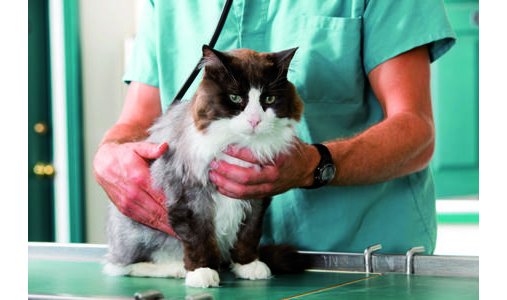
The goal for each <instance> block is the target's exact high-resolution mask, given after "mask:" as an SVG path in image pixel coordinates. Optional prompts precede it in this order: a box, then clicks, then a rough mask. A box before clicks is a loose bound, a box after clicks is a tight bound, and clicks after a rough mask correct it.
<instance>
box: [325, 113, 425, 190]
mask: <svg viewBox="0 0 507 300" xmlns="http://www.w3.org/2000/svg"><path fill="white" fill-rule="evenodd" d="M325 144H326V146H328V148H329V150H330V152H331V155H332V156H333V160H334V162H335V164H336V166H337V172H336V175H335V177H334V179H333V180H332V181H331V182H330V183H329V184H330V185H340V186H344V185H365V184H374V183H378V182H382V181H386V180H390V179H393V178H397V177H401V176H404V175H407V174H410V173H413V172H416V171H419V170H422V169H423V168H425V167H426V166H427V164H428V163H429V161H430V159H431V156H432V154H433V146H434V128H433V124H432V122H430V121H428V120H425V119H423V118H421V117H419V116H417V115H415V114H411V113H399V114H396V115H394V116H391V117H390V118H388V119H385V120H384V121H382V122H380V123H378V124H376V125H374V126H372V127H371V128H369V129H367V130H366V131H364V132H363V133H361V134H359V135H357V136H355V137H351V138H348V139H340V140H334V141H330V142H326V143H325Z"/></svg>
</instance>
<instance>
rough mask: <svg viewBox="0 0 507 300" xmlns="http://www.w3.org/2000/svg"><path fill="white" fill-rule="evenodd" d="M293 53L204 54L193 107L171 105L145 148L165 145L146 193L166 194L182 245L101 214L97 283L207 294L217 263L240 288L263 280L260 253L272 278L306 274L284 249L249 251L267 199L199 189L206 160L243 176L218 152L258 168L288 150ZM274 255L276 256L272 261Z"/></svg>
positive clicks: (207, 186)
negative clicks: (177, 286)
mask: <svg viewBox="0 0 507 300" xmlns="http://www.w3.org/2000/svg"><path fill="white" fill-rule="evenodd" d="M295 51H296V49H290V50H286V51H282V52H277V53H259V52H255V51H253V50H248V49H238V50H232V51H229V52H219V51H216V50H214V49H211V48H209V47H207V46H203V60H202V65H203V66H204V67H205V72H204V75H203V80H202V82H201V83H200V85H199V87H198V89H197V92H196V94H195V95H194V97H193V98H192V101H187V102H181V103H174V104H172V105H171V106H170V108H169V109H168V110H167V112H166V113H165V114H164V115H163V116H162V117H160V118H159V119H158V120H157V121H156V123H155V124H154V125H153V126H152V127H151V128H150V130H149V131H150V137H149V138H148V139H147V141H148V142H152V143H162V142H167V143H168V144H169V150H168V152H167V153H165V154H164V155H163V156H162V157H161V158H159V159H157V160H155V161H154V162H153V164H152V165H151V175H152V179H153V182H154V183H153V184H154V186H155V187H156V188H162V189H163V190H164V192H165V196H166V198H167V202H166V206H167V209H168V212H169V222H170V224H171V226H172V227H173V229H174V231H175V232H176V233H177V234H178V235H179V236H180V237H181V241H180V240H178V239H176V238H173V237H171V236H169V235H167V234H166V233H163V232H160V231H157V230H154V229H152V228H150V227H147V226H144V225H142V224H139V223H137V222H135V221H133V220H131V219H129V218H128V217H126V216H124V215H122V214H121V213H120V212H119V211H118V210H117V209H116V207H115V206H114V205H110V208H109V217H108V228H107V233H108V239H109V252H108V255H107V263H106V265H105V268H104V271H105V272H106V273H108V274H112V275H132V276H159V277H169V276H170V277H185V276H186V284H187V285H189V286H196V287H209V286H218V284H219V276H218V273H217V270H218V269H219V265H220V263H221V262H222V263H224V262H231V268H232V271H233V272H234V273H235V274H236V276H238V277H241V278H246V279H266V278H268V277H270V276H271V270H270V268H269V267H268V266H267V265H266V264H265V263H263V262H262V261H261V260H259V253H260V254H261V256H263V257H260V259H263V260H266V261H271V262H270V264H271V266H270V267H271V268H272V269H273V270H276V271H281V272H283V271H289V272H290V271H301V270H302V269H304V268H305V267H306V266H305V265H304V263H303V264H301V263H302V261H300V257H298V256H297V253H295V251H294V250H293V249H292V248H290V247H283V246H282V247H274V248H269V249H264V250H262V249H260V250H259V249H258V243H259V240H260V238H261V233H262V220H263V216H264V213H265V211H266V209H267V208H268V206H269V204H270V201H271V199H270V198H265V199H252V200H237V199H231V198H228V197H226V196H224V195H222V194H220V193H218V192H217V191H216V187H215V186H214V185H213V184H212V183H211V182H210V181H209V179H208V172H209V164H210V162H211V160H213V159H215V158H216V159H218V160H220V159H224V160H226V161H228V162H231V163H234V164H238V165H241V166H243V167H248V166H251V165H250V164H248V163H246V162H243V161H239V160H237V159H234V158H232V157H230V156H227V155H225V154H224V153H223V152H222V151H223V150H224V149H225V148H226V147H227V146H228V145H230V144H236V145H237V147H247V148H249V149H250V150H251V151H252V152H253V153H254V154H255V156H256V157H257V158H258V159H259V160H260V161H263V162H266V163H268V162H270V161H272V160H273V158H274V157H275V156H276V155H277V154H279V153H282V152H288V151H289V150H290V148H291V147H293V145H294V144H293V142H294V139H295V126H296V124H297V122H298V121H299V120H300V117H301V114H302V110H303V103H302V101H301V99H300V98H299V96H298V95H297V93H296V89H295V87H294V85H293V84H292V83H290V82H289V81H288V80H287V71H288V67H289V64H290V61H291V59H292V57H293V56H294V53H295ZM231 94H232V95H238V96H240V97H241V99H242V100H241V103H234V102H233V101H231V99H230V95H231ZM267 96H275V97H276V100H275V102H274V103H273V104H267V103H266V97H267ZM277 252H282V254H281V255H279V256H277V257H273V255H274V254H275V255H276V253H277ZM263 253H264V254H265V255H263ZM284 255H285V256H286V257H285V258H283V257H282V256H284ZM287 256H288V257H287ZM264 257H265V258H264ZM287 258H288V259H289V261H282V260H284V259H285V260H287ZM291 259H293V260H294V261H290V260H291ZM282 265H284V266H285V267H282Z"/></svg>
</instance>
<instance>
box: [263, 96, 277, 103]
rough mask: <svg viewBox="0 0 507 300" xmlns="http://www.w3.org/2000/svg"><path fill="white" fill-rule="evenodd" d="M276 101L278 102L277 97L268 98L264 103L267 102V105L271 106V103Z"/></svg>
mask: <svg viewBox="0 0 507 300" xmlns="http://www.w3.org/2000/svg"><path fill="white" fill-rule="evenodd" d="M275 100H276V97H275V96H267V97H266V100H264V102H266V104H271V103H273V102H275Z"/></svg>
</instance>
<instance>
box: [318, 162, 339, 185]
mask: <svg viewBox="0 0 507 300" xmlns="http://www.w3.org/2000/svg"><path fill="white" fill-rule="evenodd" d="M335 172H336V167H335V166H334V165H325V166H324V167H323V168H322V173H321V174H322V175H321V178H322V181H325V182H329V181H331V179H333V177H334V173H335Z"/></svg>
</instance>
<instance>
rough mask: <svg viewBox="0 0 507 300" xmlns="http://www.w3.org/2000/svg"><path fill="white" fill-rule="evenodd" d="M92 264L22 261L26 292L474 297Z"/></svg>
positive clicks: (448, 281) (339, 276)
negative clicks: (205, 280) (198, 282)
mask: <svg viewBox="0 0 507 300" xmlns="http://www.w3.org/2000/svg"><path fill="white" fill-rule="evenodd" d="M101 268H102V267H101V265H100V263H97V262H71V261H55V260H39V259H29V260H28V292H29V294H70V295H76V296H122V297H132V296H133V295H134V293H136V292H143V291H146V290H151V289H157V290H160V291H161V292H162V293H163V294H164V295H165V297H166V298H176V299H184V298H185V296H187V295H194V294H199V293H203V292H209V293H211V294H212V295H213V296H214V298H215V299H282V298H291V297H299V298H303V299H328V298H329V299H333V298H337V299H338V298H339V299H459V300H466V299H478V298H479V279H478V278H458V277H433V276H406V275H402V274H384V275H379V274H363V273H335V272H305V273H303V274H296V275H283V276H282V275H279V276H275V277H274V278H272V279H269V280H257V281H250V280H239V279H236V278H234V276H233V275H232V274H231V273H230V272H227V271H223V272H221V274H220V277H221V283H220V287H219V288H211V289H199V288H189V287H186V286H184V280H183V279H166V278H135V277H111V276H107V275H104V274H102V272H101Z"/></svg>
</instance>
